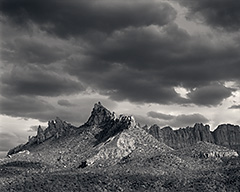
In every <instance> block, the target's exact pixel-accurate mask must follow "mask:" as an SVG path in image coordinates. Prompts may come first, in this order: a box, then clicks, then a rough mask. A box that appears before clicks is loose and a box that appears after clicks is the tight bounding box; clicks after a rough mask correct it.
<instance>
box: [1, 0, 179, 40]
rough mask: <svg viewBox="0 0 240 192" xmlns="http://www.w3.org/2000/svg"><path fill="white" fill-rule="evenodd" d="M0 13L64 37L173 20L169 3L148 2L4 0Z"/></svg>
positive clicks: (173, 15)
mask: <svg viewBox="0 0 240 192" xmlns="http://www.w3.org/2000/svg"><path fill="white" fill-rule="evenodd" d="M1 11H2V12H3V13H4V14H5V15H6V16H8V17H9V18H10V19H11V20H12V21H14V22H15V23H17V24H20V25H23V24H24V25H25V24H26V23H29V22H34V23H37V24H39V25H40V26H41V28H42V29H44V30H46V31H48V32H49V33H54V34H57V35H59V36H64V37H65V36H68V35H78V34H79V33H85V32H89V31H93V32H94V31H101V32H111V31H114V30H119V29H122V28H126V27H129V26H136V27H139V26H147V25H151V24H156V25H165V24H167V23H169V22H170V21H172V20H173V19H174V18H175V17H176V11H175V10H174V9H173V8H172V7H171V6H170V5H169V4H167V3H161V2H156V1H151V0H149V1H143V0H140V1H137V2H136V1H133V0H132V1H118V0H113V1H109V0H91V1H84V0H68V1H58V0H49V1H40V0H35V1H32V0H11V1H8V0H3V1H2V6H1Z"/></svg>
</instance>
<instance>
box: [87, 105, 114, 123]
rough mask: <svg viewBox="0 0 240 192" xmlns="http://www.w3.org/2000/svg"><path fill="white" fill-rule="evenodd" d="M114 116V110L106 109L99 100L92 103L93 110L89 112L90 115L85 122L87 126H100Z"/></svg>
mask: <svg viewBox="0 0 240 192" xmlns="http://www.w3.org/2000/svg"><path fill="white" fill-rule="evenodd" d="M115 118H116V115H115V113H114V112H113V113H111V112H110V111H109V110H108V109H106V108H105V107H104V106H102V104H101V103H100V102H98V103H95V104H94V107H93V110H92V112H91V116H90V117H89V119H88V121H87V122H86V124H87V125H89V126H94V125H98V126H101V125H104V124H106V123H107V122H109V121H111V120H112V119H115Z"/></svg>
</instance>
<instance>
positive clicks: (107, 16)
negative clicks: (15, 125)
mask: <svg viewBox="0 0 240 192" xmlns="http://www.w3.org/2000/svg"><path fill="white" fill-rule="evenodd" d="M1 9H2V13H3V15H4V17H5V18H6V20H7V21H11V24H10V26H11V27H12V28H14V29H16V28H20V27H21V26H22V27H26V26H28V28H31V27H32V28H34V27H35V28H37V29H38V30H39V31H40V32H39V31H38V33H36V30H32V31H33V32H32V33H33V36H34V35H36V36H37V35H39V34H45V36H47V37H51V38H56V41H57V40H59V39H61V40H62V41H64V43H70V44H71V46H72V47H71V48H70V50H69V47H65V46H61V47H58V46H56V45H55V44H53V45H51V44H48V43H47V40H46V39H45V40H43V41H42V42H41V38H39V37H38V36H37V37H38V38H35V39H34V40H33V41H32V43H31V38H29V39H28V38H22V37H19V38H17V37H15V36H17V34H16V35H15V36H14V35H12V36H13V39H15V40H9V39H10V38H9V39H7V40H5V41H3V42H4V44H3V45H4V51H5V52H4V53H6V54H5V57H4V60H5V61H6V63H11V62H12V63H13V64H14V65H15V67H14V68H13V70H12V71H10V72H6V73H5V74H4V75H3V77H2V78H1V80H2V85H1V90H2V94H4V95H5V96H7V95H13V94H20V95H33V96H34V95H41V96H58V95H63V94H68V95H69V94H74V93H79V92H81V91H84V90H85V87H86V88H89V89H91V90H93V91H96V92H98V93H99V94H102V95H107V96H109V98H110V99H112V100H116V101H122V100H129V101H132V102H138V103H144V102H147V103H160V104H175V103H177V104H188V103H194V104H197V105H207V106H211V105H217V104H219V103H220V102H221V101H222V100H223V99H224V98H228V97H229V96H230V95H231V91H233V90H230V89H229V90H227V89H223V88H222V89H220V88H219V89H218V90H217V91H218V92H219V95H214V94H210V93H207V91H206V89H207V87H208V86H211V85H212V84H213V83H216V82H222V84H224V82H225V81H229V80H231V81H238V80H239V72H238V71H239V70H238V69H239V61H240V57H239V55H240V49H239V47H240V45H239V43H238V41H236V42H235V43H234V44H233V43H231V42H227V41H225V40H224V39H223V40H221V41H217V40H216V39H215V37H212V36H205V35H198V36H194V35H190V34H188V32H187V31H185V30H184V29H181V28H179V27H178V26H177V24H174V23H173V21H174V19H175V17H176V11H175V10H174V9H173V8H172V7H171V6H170V5H169V4H167V3H161V2H157V1H137V2H136V1H117V0H114V1H107V0H101V1H97V0H94V1H82V0H80V1H77V0H71V1H57V0H50V1H44V2H43V1H30V0H18V1H17V0H12V1H6V0H3V1H2V7H1ZM19 26H20V27H19ZM33 26H34V27H33ZM21 30H23V29H22V28H21ZM44 30H45V31H44ZM22 33H23V32H22ZM26 33H27V32H26ZM49 34H50V35H49ZM53 34H54V35H53ZM5 35H6V34H5ZM23 36H24V35H23ZM66 37H70V38H69V39H67V40H66V39H64V38H66ZM73 47H74V48H73ZM73 50H74V51H73ZM18 61H19V63H22V65H23V66H24V67H23V68H18V67H16V66H17V65H18ZM29 63H31V65H30V64H29ZM40 64H48V65H40ZM15 68H16V69H15ZM59 72H61V73H60V74H59ZM69 74H70V75H72V76H75V77H77V78H78V81H76V80H73V78H70V77H69ZM75 77H74V78H75ZM83 85H84V87H83ZM174 87H184V88H186V89H187V90H188V91H189V90H191V93H190V94H189V95H188V96H189V98H182V97H181V96H180V95H179V94H178V93H177V92H176V91H175V89H174ZM192 90H195V91H192ZM202 95H204V97H205V98H207V97H209V99H208V101H207V99H203V101H201V99H200V98H201V96H202ZM62 104H63V103H62ZM65 104H66V103H65ZM60 105H61V103H60ZM63 105H64V104H63ZM65 106H66V105H65Z"/></svg>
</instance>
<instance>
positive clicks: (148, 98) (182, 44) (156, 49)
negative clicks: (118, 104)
mask: <svg viewBox="0 0 240 192" xmlns="http://www.w3.org/2000/svg"><path fill="white" fill-rule="evenodd" d="M86 53H88V56H85V55H84V56H79V55H78V56H77V57H74V56H73V57H71V58H69V61H68V65H67V66H66V70H67V71H68V72H69V73H70V74H72V75H76V76H78V78H79V79H80V80H81V81H83V82H86V84H88V85H90V86H91V87H93V88H95V89H100V90H101V91H102V93H105V94H106V95H109V96H110V98H111V99H114V100H126V99H128V100H130V101H136V102H149V103H151V102H154V103H162V104H169V103H182V104H184V103H195V104H206V105H216V104H217V101H218V102H221V101H222V99H224V98H227V97H229V96H230V93H229V91H230V90H228V91H227V93H225V92H226V89H222V90H219V91H225V92H224V93H223V94H221V93H222V92H221V93H220V95H216V99H214V98H210V99H209V101H208V102H207V101H206V102H205V103H201V101H199V100H198V99H197V95H199V92H193V93H195V95H193V93H192V94H191V95H189V96H190V99H184V98H181V97H180V96H179V95H178V94H177V93H176V91H175V90H174V87H176V86H180V87H181V86H183V87H185V88H189V89H193V88H199V89H197V90H203V91H205V89H202V88H201V87H204V86H209V85H210V84H211V83H212V82H216V81H227V80H232V79H234V80H237V79H239V75H238V72H237V70H236V69H238V68H239V62H238V61H239V53H240V51H239V50H238V49H236V48H235V46H231V45H224V44H221V43H219V45H218V46H216V44H214V43H211V41H210V39H209V40H208V39H204V38H202V37H196V36H190V35H189V34H188V33H187V32H186V31H184V30H183V29H180V28H178V26H177V25H175V24H170V25H167V26H165V27H162V28H159V27H156V26H150V27H144V28H128V29H124V30H122V31H119V32H115V33H113V34H112V35H111V36H109V37H108V38H107V39H106V40H105V41H104V42H102V41H101V42H99V43H93V44H92V45H90V46H89V47H88V49H87V50H86ZM213 69H214V71H213ZM90 76H91V79H90V78H89V77H90ZM209 96H210V97H211V95H209ZM206 98H207V95H206Z"/></svg>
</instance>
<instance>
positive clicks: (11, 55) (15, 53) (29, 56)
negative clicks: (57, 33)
mask: <svg viewBox="0 0 240 192" xmlns="http://www.w3.org/2000/svg"><path fill="white" fill-rule="evenodd" d="M1 52H2V53H1V55H2V59H3V60H4V61H6V62H8V63H17V64H26V63H36V64H50V63H52V62H55V61H59V60H61V59H63V58H65V57H66V56H67V55H66V53H65V52H64V50H62V49H60V48H59V47H56V46H49V45H47V42H41V40H34V39H33V38H19V37H16V38H15V39H13V40H11V41H7V42H4V43H2V51H1Z"/></svg>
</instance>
